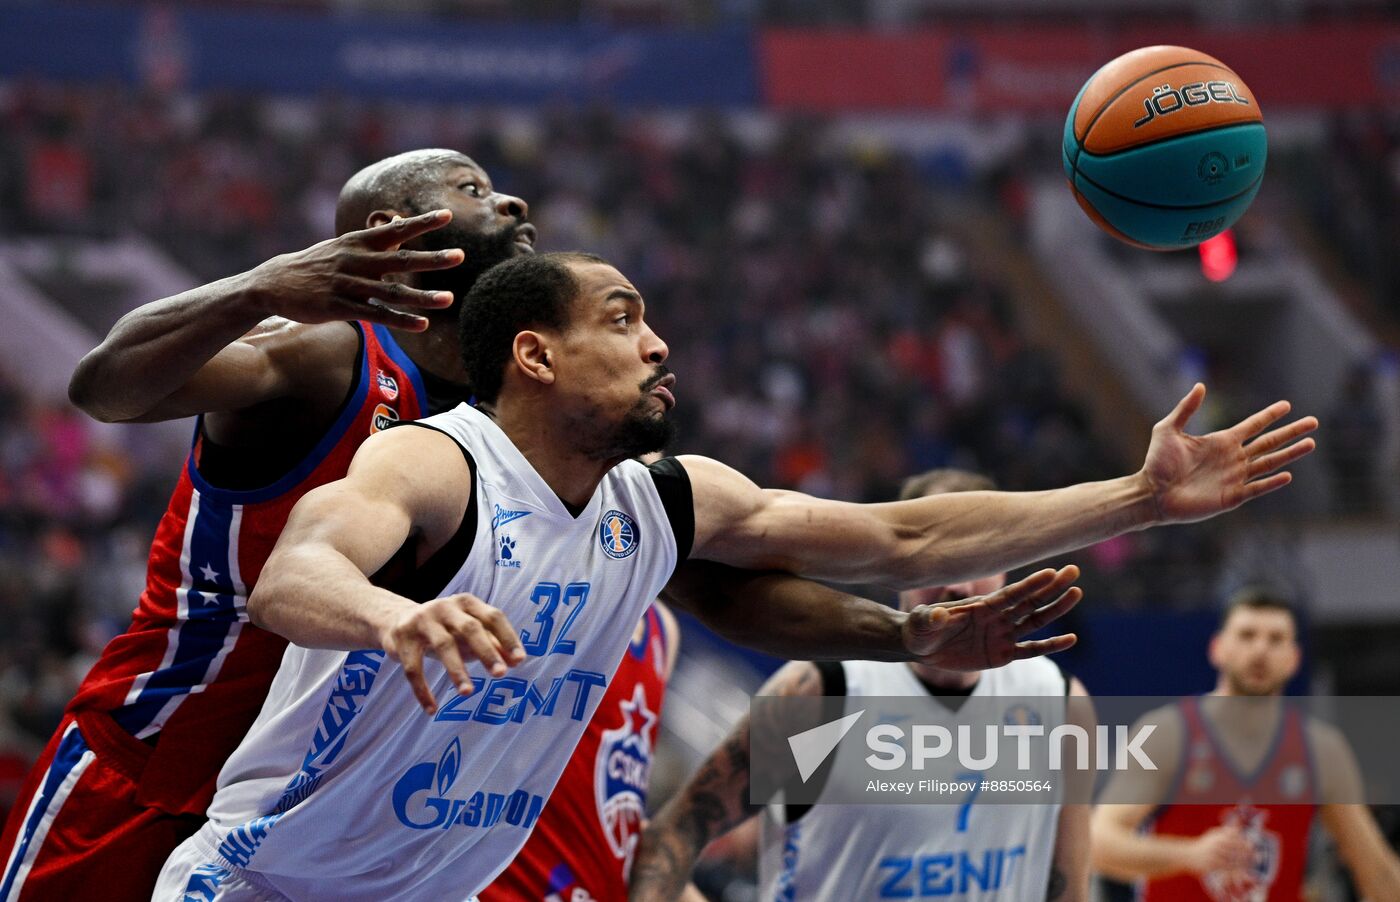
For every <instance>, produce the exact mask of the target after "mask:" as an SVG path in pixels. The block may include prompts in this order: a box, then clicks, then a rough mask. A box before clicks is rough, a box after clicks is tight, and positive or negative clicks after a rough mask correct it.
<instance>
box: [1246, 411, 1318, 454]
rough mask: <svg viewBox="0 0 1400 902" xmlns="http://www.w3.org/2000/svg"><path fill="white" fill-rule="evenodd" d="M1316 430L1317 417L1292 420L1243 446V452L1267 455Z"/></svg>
mask: <svg viewBox="0 0 1400 902" xmlns="http://www.w3.org/2000/svg"><path fill="white" fill-rule="evenodd" d="M1316 428H1317V417H1303V418H1302V419H1301V420H1294V421H1293V422H1292V423H1289V424H1288V425H1287V426H1280V427H1279V428H1277V429H1274V430H1272V431H1270V432H1266V433H1264V434H1263V435H1261V436H1259V437H1258V438H1256V439H1255V440H1254V441H1252V442H1250V443H1249V444H1248V445H1245V446H1244V450H1245V451H1247V452H1248V453H1249V454H1251V455H1254V454H1267V453H1269V452H1270V451H1272V450H1274V449H1275V448H1281V447H1283V446H1284V445H1286V444H1288V443H1289V442H1291V441H1293V440H1294V439H1296V438H1301V437H1302V436H1305V435H1307V434H1308V433H1309V432H1312V431H1313V430H1315V429H1316Z"/></svg>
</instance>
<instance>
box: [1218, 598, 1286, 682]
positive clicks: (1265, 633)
mask: <svg viewBox="0 0 1400 902" xmlns="http://www.w3.org/2000/svg"><path fill="white" fill-rule="evenodd" d="M1301 658H1302V655H1301V653H1300V651H1299V650H1298V639H1297V635H1296V628H1295V625H1294V623H1293V615H1292V614H1290V613H1288V612H1287V611H1284V610H1280V609H1278V608H1248V607H1242V608H1236V609H1235V610H1234V611H1232V612H1231V613H1230V616H1229V618H1228V619H1226V621H1225V624H1224V626H1222V627H1221V628H1220V632H1219V633H1218V634H1217V635H1216V636H1215V638H1214V639H1213V640H1211V646H1210V660H1211V664H1212V665H1214V667H1215V669H1216V670H1218V671H1220V675H1221V676H1222V677H1223V678H1224V679H1225V681H1226V682H1227V683H1228V685H1229V690H1230V691H1231V692H1232V693H1233V694H1235V695H1277V694H1278V693H1280V692H1282V691H1283V687H1284V686H1285V685H1286V684H1287V683H1288V681H1289V680H1290V679H1292V678H1293V674H1295V673H1297V671H1298V665H1299V663H1300V661H1301Z"/></svg>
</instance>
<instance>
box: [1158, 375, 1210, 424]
mask: <svg viewBox="0 0 1400 902" xmlns="http://www.w3.org/2000/svg"><path fill="white" fill-rule="evenodd" d="M1205 399H1206V387H1205V386H1204V385H1202V384H1201V383H1199V382H1197V383H1196V384H1195V385H1193V386H1191V390H1190V391H1189V392H1187V393H1186V397H1184V398H1182V399H1181V400H1180V401H1178V402H1176V407H1174V408H1172V412H1171V413H1169V414H1167V416H1166V418H1165V419H1163V420H1162V422H1163V423H1165V424H1166V425H1168V426H1170V427H1172V428H1173V429H1182V430H1184V429H1185V428H1186V424H1187V423H1189V422H1191V418H1192V417H1193V416H1195V415H1196V411H1198V410H1200V409H1201V402H1202V401H1204V400H1205Z"/></svg>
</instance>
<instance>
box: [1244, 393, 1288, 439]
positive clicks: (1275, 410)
mask: <svg viewBox="0 0 1400 902" xmlns="http://www.w3.org/2000/svg"><path fill="white" fill-rule="evenodd" d="M1292 409H1293V405H1292V404H1290V403H1288V402H1287V401H1275V402H1274V403H1272V404H1270V405H1269V406H1268V407H1265V408H1264V409H1263V410H1260V411H1258V412H1256V413H1252V414H1250V415H1249V416H1247V417H1245V418H1244V419H1243V420H1240V421H1239V422H1238V423H1236V424H1235V425H1233V426H1231V427H1230V435H1231V436H1233V437H1234V438H1236V439H1237V440H1239V441H1244V440H1245V439H1248V438H1250V437H1251V436H1255V435H1258V434H1259V433H1261V432H1263V431H1264V430H1265V429H1268V428H1269V424H1271V423H1274V422H1276V421H1277V420H1278V419H1279V418H1280V417H1282V416H1284V415H1285V414H1287V413H1288V411H1290V410H1292Z"/></svg>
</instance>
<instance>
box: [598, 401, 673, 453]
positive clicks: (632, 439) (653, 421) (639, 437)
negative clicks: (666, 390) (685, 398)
mask: <svg viewBox="0 0 1400 902" xmlns="http://www.w3.org/2000/svg"><path fill="white" fill-rule="evenodd" d="M646 403H647V398H645V397H644V398H642V399H641V400H640V401H638V402H637V406H636V407H634V408H632V409H631V410H630V411H628V412H627V416H625V417H623V418H622V421H621V422H620V423H618V424H617V428H616V429H614V430H613V431H612V435H610V436H608V439H607V441H606V442H604V443H603V447H601V448H599V449H598V450H597V451H596V452H594V453H593V454H592V455H590V456H591V457H593V458H594V459H595V460H627V459H628V458H631V457H640V456H641V455H643V454H650V453H651V452H653V451H665V450H666V449H667V448H668V447H669V446H670V444H671V442H672V441H673V440H674V439H675V437H676V424H675V423H673V422H671V421H670V420H669V419H667V418H666V417H665V415H662V416H657V415H656V414H655V413H653V412H651V411H648V410H647V409H646V406H645V405H646Z"/></svg>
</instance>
